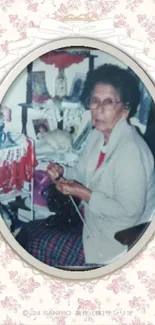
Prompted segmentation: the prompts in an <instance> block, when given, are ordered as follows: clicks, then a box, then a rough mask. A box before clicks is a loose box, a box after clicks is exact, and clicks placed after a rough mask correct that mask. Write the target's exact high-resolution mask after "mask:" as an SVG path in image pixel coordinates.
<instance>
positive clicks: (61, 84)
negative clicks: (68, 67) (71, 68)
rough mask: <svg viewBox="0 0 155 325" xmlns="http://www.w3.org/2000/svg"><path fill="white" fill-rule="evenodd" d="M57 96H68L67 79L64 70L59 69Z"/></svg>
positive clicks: (56, 85)
mask: <svg viewBox="0 0 155 325" xmlns="http://www.w3.org/2000/svg"><path fill="white" fill-rule="evenodd" d="M55 96H58V97H59V98H61V99H62V98H63V97H65V96H67V79H66V76H65V74H64V69H59V73H58V75H57V77H56V80H55Z"/></svg>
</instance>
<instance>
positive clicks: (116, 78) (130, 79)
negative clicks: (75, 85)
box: [80, 64, 140, 118]
mask: <svg viewBox="0 0 155 325" xmlns="http://www.w3.org/2000/svg"><path fill="white" fill-rule="evenodd" d="M98 83H103V84H109V85H111V86H113V87H114V88H115V89H116V90H117V91H118V93H119V94H120V99H121V101H122V102H123V103H124V104H125V105H126V107H127V108H128V109H129V111H130V113H129V117H128V118H130V117H132V116H134V115H135V114H136V111H137V108H138V105H139V102H140V88H139V80H138V77H137V76H136V75H135V74H134V73H133V71H132V70H131V69H129V68H128V69H124V68H121V67H119V66H118V65H113V64H104V65H101V66H99V67H98V68H96V69H94V70H91V71H89V72H88V73H87V77H86V80H85V83H84V87H83V91H82V94H81V98H80V99H81V102H82V103H83V105H84V106H85V108H86V109H89V108H88V107H87V104H86V103H87V98H88V97H89V96H90V95H91V93H92V91H93V90H94V88H95V86H96V85H97V84H98Z"/></svg>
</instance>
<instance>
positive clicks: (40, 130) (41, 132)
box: [39, 126, 45, 135]
mask: <svg viewBox="0 0 155 325" xmlns="http://www.w3.org/2000/svg"><path fill="white" fill-rule="evenodd" d="M39 132H40V134H41V135H43V134H44V133H45V129H44V128H43V127H42V126H41V127H40V128H39Z"/></svg>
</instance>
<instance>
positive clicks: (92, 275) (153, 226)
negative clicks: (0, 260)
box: [0, 37, 155, 281]
mask: <svg viewBox="0 0 155 325" xmlns="http://www.w3.org/2000/svg"><path fill="white" fill-rule="evenodd" d="M69 47H87V48H92V49H96V50H100V51H103V52H106V53H107V54H110V55H112V56H114V57H115V58H116V59H118V60H119V61H121V62H122V63H124V64H125V65H127V66H129V68H131V69H132V70H133V71H134V72H135V73H136V74H137V76H138V77H139V79H140V80H141V81H142V82H143V83H144V85H145V86H146V88H147V89H148V91H149V92H150V94H151V96H152V99H153V100H154V101H155V91H154V90H155V86H154V84H153V82H152V81H151V79H150V77H149V76H148V75H147V74H146V73H145V72H144V71H143V69H142V68H141V67H140V65H139V64H137V63H136V62H135V61H134V60H133V59H131V58H130V57H129V56H128V55H127V54H125V53H123V52H122V51H121V50H119V49H117V48H115V47H114V46H112V45H109V44H107V43H104V42H102V41H99V40H95V39H90V38H79V37H73V38H69V39H68V38H65V39H59V40H54V41H51V42H50V43H48V44H46V45H43V46H41V47H39V48H38V49H36V50H34V51H33V52H32V53H30V54H28V55H27V56H26V57H24V58H23V59H22V60H20V62H19V63H17V64H16V66H15V67H14V68H13V69H12V70H11V71H10V72H9V73H8V75H7V76H6V77H5V79H4V81H3V82H2V84H1V86H0V100H1V102H2V100H3V97H4V96H5V94H6V92H7V91H8V89H9V87H10V86H11V84H12V83H13V81H14V80H15V79H16V77H18V75H19V74H20V73H21V72H22V71H23V70H24V69H25V68H26V67H27V65H28V64H30V63H31V62H33V61H34V60H36V59H37V58H38V57H40V56H42V55H43V54H45V53H47V52H49V51H52V50H57V49H63V48H69ZM0 227H1V233H2V235H3V236H4V239H5V240H6V241H7V243H8V244H9V245H10V246H11V248H12V249H13V250H14V251H15V252H16V253H17V254H18V256H19V257H20V258H21V259H22V260H23V262H26V263H28V265H29V267H30V268H31V269H32V268H35V273H36V272H37V273H38V272H39V273H40V272H41V273H43V275H46V276H47V275H48V276H49V275H50V276H53V277H56V278H59V279H64V280H65V279H66V280H78V281H83V280H90V279H96V278H102V277H103V276H106V275H109V274H110V273H112V272H114V271H116V270H118V269H119V268H121V267H123V266H124V265H125V264H127V263H128V262H129V261H130V260H131V259H133V258H134V257H135V256H136V255H137V254H138V253H139V252H140V251H141V250H142V249H143V248H144V246H145V245H146V244H147V243H148V241H149V240H150V238H151V237H152V236H153V234H154V231H155V218H154V214H153V218H152V221H151V223H150V225H149V227H148V228H147V229H146V230H145V232H144V234H143V235H142V236H141V238H140V239H139V240H138V242H137V243H136V244H135V245H134V246H133V247H132V248H131V249H130V250H129V251H128V252H126V253H125V254H124V255H122V256H121V257H118V259H117V260H115V261H113V262H112V263H111V264H110V265H107V266H105V267H100V268H97V269H93V270H81V269H80V270H79V271H76V270H75V271H74V270H73V271H71V270H64V269H63V270H62V269H59V268H54V267H51V266H48V265H46V264H44V263H42V262H40V261H39V260H37V259H36V258H34V257H33V256H31V255H30V254H29V253H28V252H26V250H25V249H23V248H22V247H21V246H20V245H19V244H18V242H17V241H16V239H15V238H14V237H13V235H12V234H11V232H10V230H9V229H8V227H7V226H6V224H5V222H4V221H3V219H2V217H1V218H0ZM76 269H77V268H76Z"/></svg>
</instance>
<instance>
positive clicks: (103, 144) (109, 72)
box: [19, 64, 155, 266]
mask: <svg viewBox="0 0 155 325" xmlns="http://www.w3.org/2000/svg"><path fill="white" fill-rule="evenodd" d="M83 98H87V100H86V101H85V105H86V107H87V108H89V109H90V111H91V117H92V125H93V128H92V132H91V134H90V135H89V137H88V140H87V143H86V146H85V149H84V151H83V153H82V154H81V156H80V157H79V162H78V164H77V165H76V166H75V167H74V168H72V167H67V166H66V167H65V168H64V167H62V166H59V165H57V164H50V165H49V167H48V174H49V175H50V177H51V180H52V181H54V182H56V187H57V189H58V190H59V191H60V192H62V193H64V194H65V195H72V196H74V197H77V198H79V199H80V200H81V201H82V203H83V212H84V221H85V222H84V225H83V227H81V226H80V227H79V228H78V227H77V228H76V229H71V230H68V231H64V232H60V233H59V232H58V231H57V232H56V231H55V230H54V229H53V230H49V229H47V228H46V227H45V226H44V222H43V221H34V222H30V224H29V225H27V245H26V249H27V250H28V252H29V253H30V254H32V255H33V256H35V257H36V258H38V259H40V260H41V261H43V262H44V263H47V264H49V265H52V266H86V265H91V264H92V265H107V264H108V263H110V262H112V261H113V260H115V259H116V258H118V257H119V256H120V255H122V254H124V253H125V252H126V250H127V247H126V246H123V245H122V244H121V243H119V242H118V241H117V240H115V238H114V236H115V233H116V232H118V231H121V230H123V229H126V228H129V227H132V226H134V225H137V224H141V223H143V222H146V221H147V220H148V219H150V217H151V214H152V211H153V208H154V204H155V203H154V200H155V179H154V161H153V156H152V154H151V152H150V150H149V148H148V146H147V144H146V143H145V142H144V140H143V139H142V137H141V136H140V135H139V134H138V132H137V131H136V129H135V127H134V126H131V125H130V124H129V122H128V121H129V118H130V117H132V116H133V115H135V113H136V110H137V106H138V104H139V101H140V91H139V87H138V83H137V79H135V77H134V76H133V75H131V73H130V71H129V70H126V69H122V68H120V67H119V66H115V65H110V64H105V65H103V66H100V67H98V68H97V69H96V70H93V71H92V72H89V73H88V75H87V78H86V81H85V87H84V92H83ZM59 176H63V178H60V179H59V180H57V178H58V177H59ZM28 234H29V235H28ZM21 235H22V231H21ZM20 237H22V236H20ZM19 242H20V240H19Z"/></svg>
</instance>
